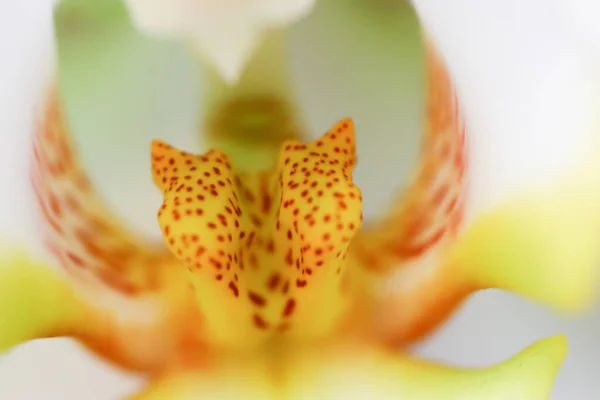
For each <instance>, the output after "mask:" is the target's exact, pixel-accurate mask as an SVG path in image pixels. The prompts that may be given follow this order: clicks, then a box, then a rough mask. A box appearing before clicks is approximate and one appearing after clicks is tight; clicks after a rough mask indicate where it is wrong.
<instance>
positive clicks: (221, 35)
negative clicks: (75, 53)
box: [126, 0, 314, 82]
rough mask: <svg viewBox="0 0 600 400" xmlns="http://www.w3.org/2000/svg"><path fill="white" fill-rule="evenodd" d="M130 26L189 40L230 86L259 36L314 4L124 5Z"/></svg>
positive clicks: (206, 0)
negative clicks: (132, 24)
mask: <svg viewBox="0 0 600 400" xmlns="http://www.w3.org/2000/svg"><path fill="white" fill-rule="evenodd" d="M126 4H127V5H128V7H129V9H130V10H131V15H132V18H133V20H134V21H135V23H136V24H137V25H138V26H139V27H140V28H141V29H143V30H145V31H147V32H149V33H152V34H155V35H161V36H171V37H179V38H184V39H187V40H189V41H190V42H191V43H192V44H193V46H194V47H195V48H196V49H197V50H198V51H199V52H200V53H201V54H202V56H203V57H205V58H207V59H208V60H209V61H210V62H211V63H212V64H213V65H214V66H215V67H216V69H217V70H218V72H219V73H220V74H221V76H222V77H223V78H224V79H225V80H226V81H228V82H235V81H237V80H238V78H239V77H240V75H241V73H242V72H243V69H244V65H245V63H246V62H247V61H248V60H249V58H250V57H251V55H252V53H253V52H254V51H255V50H256V48H257V46H258V44H259V43H260V41H261V37H262V35H264V34H265V33H266V32H268V31H269V30H273V29H278V28H282V27H284V26H285V25H288V24H291V23H292V22H295V21H296V20H298V19H300V18H302V17H303V16H304V15H306V14H307V13H308V12H309V11H310V9H311V8H312V6H313V4H314V0H288V1H279V0H253V1H241V0H226V1H216V0H192V1H189V0H170V1H167V0H126Z"/></svg>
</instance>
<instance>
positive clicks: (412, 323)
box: [351, 45, 472, 343]
mask: <svg viewBox="0 0 600 400" xmlns="http://www.w3.org/2000/svg"><path fill="white" fill-rule="evenodd" d="M427 76H428V92H427V93H428V102H427V118H426V126H425V130H424V137H423V145H422V153H421V157H420V163H419V165H418V169H417V171H416V175H415V178H414V180H413V182H412V184H411V186H410V187H409V188H408V190H407V191H406V193H403V194H402V196H401V197H400V198H399V201H398V203H397V204H396V205H394V206H393V207H392V208H391V210H390V212H389V214H388V216H387V217H384V218H383V219H381V220H379V221H376V222H374V223H371V224H369V225H366V226H365V227H364V229H363V230H362V231H361V232H360V233H359V235H358V236H357V238H356V240H355V241H354V242H353V247H352V249H351V252H352V255H353V257H355V259H356V260H357V262H359V263H360V264H361V265H362V266H363V268H364V269H365V271H366V274H367V275H368V277H369V278H371V283H372V285H371V287H370V293H371V295H370V297H371V298H372V299H374V301H375V305H374V308H375V310H376V311H375V313H376V314H375V316H374V318H375V321H374V325H375V326H376V329H378V330H379V331H380V332H379V333H378V335H382V336H383V337H384V338H385V339H386V340H392V341H394V342H395V343H404V342H410V341H413V340H415V339H418V338H420V337H421V336H423V335H424V334H426V333H428V332H429V331H430V330H431V329H432V328H434V327H435V326H437V325H438V324H439V323H440V322H441V321H443V320H444V319H445V318H446V317H447V316H448V315H449V313H450V312H451V311H452V310H454V308H455V307H456V306H457V304H458V303H459V302H460V301H461V300H462V299H463V298H464V296H465V295H466V294H468V293H469V292H470V291H471V290H472V288H471V287H470V286H469V285H466V284H465V283H464V282H463V281H461V277H460V276H457V275H456V274H455V273H453V271H451V270H450V269H448V268H441V267H440V266H439V253H440V251H441V249H443V248H444V247H445V246H447V245H448V244H449V243H452V241H453V240H454V238H455V236H456V234H457V231H458V228H459V225H460V223H461V220H462V215H463V208H464V204H465V186H466V169H467V168H466V149H465V140H464V139H465V137H464V135H465V131H464V126H463V123H462V120H461V117H460V111H459V106H458V102H457V98H456V95H455V93H454V90H453V87H452V84H451V82H450V77H449V76H448V73H447V71H446V69H445V68H444V66H443V64H442V62H441V60H440V59H439V57H438V56H437V54H436V53H435V51H434V50H433V48H432V47H431V45H429V46H428V50H427Z"/></svg>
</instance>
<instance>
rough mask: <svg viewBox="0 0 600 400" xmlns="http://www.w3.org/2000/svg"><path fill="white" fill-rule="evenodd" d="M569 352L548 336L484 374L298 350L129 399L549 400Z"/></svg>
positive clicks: (383, 357) (359, 354)
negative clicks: (355, 399) (560, 368)
mask: <svg viewBox="0 0 600 400" xmlns="http://www.w3.org/2000/svg"><path fill="white" fill-rule="evenodd" d="M566 347H567V346H566V340H565V338H564V337H560V336H557V337H551V338H548V339H544V340H541V341H539V342H537V343H535V344H533V345H532V346H530V347H528V348H526V349H525V350H523V351H522V352H521V353H519V354H517V355H515V356H514V357H512V358H511V359H509V360H507V361H504V362H502V363H500V364H497V365H494V366H491V367H487V368H482V369H457V368H452V367H447V366H441V365H436V364H433V363H428V362H423V361H419V360H414V359H410V358H407V357H405V356H401V355H398V354H394V353H384V352H381V351H378V350H373V349H370V348H368V347H361V346H360V345H359V346H352V345H348V346H346V345H339V346H337V347H335V348H327V349H321V348H317V349H315V348H307V349H305V348H298V349H295V350H293V351H290V352H289V353H286V354H277V355H275V356H267V357H264V356H263V357H253V358H251V359H235V360H226V361H225V360H215V362H213V363H211V368H210V369H208V370H206V369H200V370H193V369H183V370H179V371H172V372H173V373H172V374H170V375H168V376H165V377H163V378H162V379H159V380H157V381H156V382H154V383H153V384H151V385H150V386H149V387H148V388H147V390H145V391H144V392H143V393H140V394H138V395H135V396H132V397H130V399H131V400H158V399H165V398H170V399H178V400H188V399H189V400H191V399H214V398H219V399H235V398H238V397H239V395H240V393H243V394H244V397H245V398H247V399H290V400H308V399H315V398H328V399H337V398H360V399H365V400H367V399H369V400H370V399H414V400H420V399H423V400H425V399H448V400H452V399H460V400H469V399H473V400H479V399H484V398H485V399H498V400H500V399H508V398H510V399H514V400H547V399H549V398H550V393H551V389H552V386H553V382H554V379H555V377H556V374H557V372H558V369H559V367H560V365H561V364H562V361H563V359H564V357H565V354H566ZM269 357H276V359H271V358H269ZM273 363H275V365H277V369H276V370H275V369H273V365H274V364H273Z"/></svg>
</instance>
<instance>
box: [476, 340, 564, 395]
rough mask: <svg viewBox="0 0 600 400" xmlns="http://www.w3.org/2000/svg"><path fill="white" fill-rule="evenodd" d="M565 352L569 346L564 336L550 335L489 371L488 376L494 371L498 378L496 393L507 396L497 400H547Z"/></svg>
mask: <svg viewBox="0 0 600 400" xmlns="http://www.w3.org/2000/svg"><path fill="white" fill-rule="evenodd" d="M567 351H568V343H567V338H566V337H565V336H564V335H556V336H551V337H548V338H545V339H542V340H539V341H538V342H535V343H533V344H532V345H530V346H528V347H527V348H525V349H524V350H522V351H521V352H520V353H518V354H517V355H515V356H514V357H512V358H510V359H509V360H507V361H505V362H504V363H502V364H499V365H497V366H495V367H492V368H490V372H491V373H494V372H497V373H498V374H499V376H500V379H498V383H499V385H498V386H499V389H498V394H500V393H501V391H504V392H505V393H506V395H507V397H503V396H498V398H508V397H510V398H516V399H524V400H525V399H527V400H538V399H539V400H547V399H548V398H549V397H550V394H551V392H552V387H553V386H554V381H555V379H556V376H557V374H558V371H559V369H560V367H561V366H562V364H563V361H564V359H565V357H566V355H567ZM483 373H485V371H484V372H483ZM509 394H510V396H508V395H509Z"/></svg>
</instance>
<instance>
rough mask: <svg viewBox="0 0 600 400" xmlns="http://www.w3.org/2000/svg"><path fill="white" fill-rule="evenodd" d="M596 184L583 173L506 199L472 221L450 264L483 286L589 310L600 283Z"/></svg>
mask: <svg viewBox="0 0 600 400" xmlns="http://www.w3.org/2000/svg"><path fill="white" fill-rule="evenodd" d="M590 170H591V171H593V169H590ZM596 170H600V166H596ZM598 182H599V180H598V179H597V177H596V173H591V174H590V173H589V172H586V171H582V173H580V174H577V175H575V176H567V177H566V179H561V180H560V181H558V182H556V183H555V184H552V185H544V187H541V188H532V189H531V190H528V191H526V192H524V193H521V194H519V195H518V196H515V197H514V198H511V199H509V200H507V201H506V202H505V203H503V204H502V205H500V206H498V207H497V208H495V209H493V210H490V211H489V212H486V213H483V214H482V215H480V216H479V217H477V218H476V219H475V221H474V222H473V223H472V224H471V225H470V226H469V227H468V229H467V230H466V231H465V233H464V235H463V236H462V237H461V238H460V239H459V240H458V241H457V243H456V245H455V248H454V249H452V251H451V253H450V255H449V258H448V262H449V263H451V264H453V265H455V266H458V267H459V269H460V271H462V273H464V275H465V276H469V277H471V279H473V281H474V282H475V283H476V284H477V285H478V286H479V287H484V288H485V287H496V288H502V289H507V290H511V291H514V292H517V293H520V294H522V295H525V296H527V297H530V298H532V299H535V300H537V301H541V302H544V303H546V304H550V305H552V306H553V307H556V308H557V309H559V310H561V311H565V312H575V311H580V310H582V309H584V308H586V307H589V306H590V305H591V304H593V301H594V298H595V295H596V289H597V287H598V283H599V282H598V278H599V276H598V266H597V264H598V256H599V255H600V254H599V250H598V238H599V237H600V235H599V234H600V209H599V207H598V204H600V186H599V185H598Z"/></svg>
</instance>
